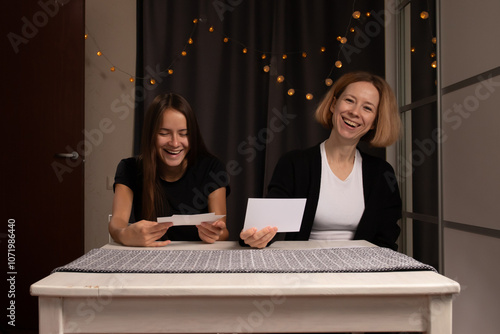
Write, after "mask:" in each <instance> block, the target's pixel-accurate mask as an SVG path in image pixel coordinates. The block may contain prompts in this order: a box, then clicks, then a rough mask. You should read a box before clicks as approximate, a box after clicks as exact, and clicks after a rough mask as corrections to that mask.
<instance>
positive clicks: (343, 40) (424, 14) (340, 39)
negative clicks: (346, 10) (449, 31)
mask: <svg viewBox="0 0 500 334" xmlns="http://www.w3.org/2000/svg"><path fill="white" fill-rule="evenodd" d="M351 15H352V18H351V19H350V20H349V25H348V27H347V28H346V32H345V35H344V36H342V35H339V36H338V37H337V41H338V42H340V51H341V50H342V47H343V46H344V45H345V44H346V43H347V42H348V38H347V33H348V32H351V33H355V32H356V29H355V28H354V27H353V26H351V20H352V19H355V20H359V19H360V18H361V16H362V14H361V12H360V11H357V10H356V11H353V12H352V14H351ZM365 15H366V17H370V16H371V13H370V12H366V13H365ZM420 15H421V18H422V19H427V18H428V17H429V14H428V13H427V12H425V11H423V12H421V14H420ZM206 21H207V20H200V19H198V18H194V19H193V21H192V22H193V24H194V26H193V30H192V32H191V34H190V36H189V38H188V39H187V42H186V45H185V47H184V49H183V50H182V51H181V52H180V56H186V55H187V52H188V50H187V49H186V48H187V47H188V45H193V44H194V40H193V38H192V35H193V33H194V29H195V28H196V27H197V25H198V23H205V24H206ZM361 22H363V21H361ZM215 30H216V29H215V28H214V26H209V28H208V31H209V32H210V33H213V32H215ZM84 37H85V39H88V37H89V34H85V36H84ZM90 37H91V35H90ZM229 39H230V38H229V37H227V36H225V37H223V38H222V41H223V42H224V43H228V42H229ZM94 42H95V41H94ZM236 42H237V41H236ZM432 42H433V43H434V44H435V43H436V38H435V37H434V38H433V39H432ZM236 44H240V45H242V46H243V44H242V43H239V42H237V43H236ZM326 48H327V46H321V47H320V51H321V53H325V52H326ZM254 51H257V50H254ZM340 51H339V54H338V57H337V58H340ZM249 52H250V51H249V49H248V48H247V47H245V46H243V48H242V53H243V54H248V53H249ZM412 52H415V49H414V48H412ZM258 53H259V54H260V58H261V59H262V60H265V59H267V58H268V57H267V54H268V53H269V52H262V51H260V52H258ZM294 53H295V54H297V53H298V54H299V55H300V56H301V57H302V58H303V59H305V58H307V56H308V54H307V52H306V51H301V52H286V53H282V54H281V58H282V59H283V60H285V59H288V58H289V57H290V56H293V54H294ZM97 55H98V56H103V53H102V52H101V51H97ZM431 57H432V58H435V53H432V54H431ZM105 58H106V57H105ZM106 59H107V58H106ZM108 61H109V60H108ZM174 62H175V60H174V61H172V63H171V64H170V66H168V67H167V69H166V70H164V72H163V73H165V72H166V73H168V75H173V73H174V70H173V68H172V66H173V64H174ZM342 66H343V64H342V61H341V60H340V59H339V60H337V61H335V63H334V66H333V67H332V69H331V70H330V73H329V74H328V76H327V77H326V79H324V84H325V85H326V86H331V85H333V80H332V79H331V78H330V76H331V75H332V71H333V70H334V68H338V69H340V68H341V67H342ZM431 66H432V67H433V68H436V67H437V63H436V61H434V62H433V63H432V65H431ZM262 69H263V71H264V72H265V73H269V72H270V66H269V65H265V66H263V68H262ZM117 70H119V71H121V72H124V71H122V70H120V69H118V68H116V67H115V66H114V65H113V66H111V67H110V71H111V72H115V71H117ZM124 73H126V72H124ZM159 74H161V73H159ZM129 75H130V74H129ZM141 79H144V78H141ZM129 81H130V82H134V81H135V77H134V76H132V75H130V79H129ZM276 81H277V82H278V83H282V82H284V81H285V77H284V76H283V75H279V76H277V77H276ZM149 83H150V84H151V85H154V84H156V80H155V79H154V78H151V79H150V80H149ZM287 94H288V95H289V96H293V95H295V89H294V88H290V89H288V90H287ZM305 97H306V99H307V100H312V99H313V98H314V95H313V94H312V93H307V94H305Z"/></svg>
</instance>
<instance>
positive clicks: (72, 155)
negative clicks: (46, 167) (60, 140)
mask: <svg viewBox="0 0 500 334" xmlns="http://www.w3.org/2000/svg"><path fill="white" fill-rule="evenodd" d="M79 156H80V155H79V154H78V152H76V151H73V152H71V153H57V154H56V158H70V159H73V160H76V159H78V157H79Z"/></svg>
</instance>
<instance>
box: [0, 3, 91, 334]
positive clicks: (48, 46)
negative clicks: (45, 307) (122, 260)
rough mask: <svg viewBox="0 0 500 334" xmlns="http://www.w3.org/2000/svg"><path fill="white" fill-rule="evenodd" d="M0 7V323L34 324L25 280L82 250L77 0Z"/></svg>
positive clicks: (33, 329) (9, 327)
mask: <svg viewBox="0 0 500 334" xmlns="http://www.w3.org/2000/svg"><path fill="white" fill-rule="evenodd" d="M3 6H4V8H3V9H2V19H1V25H2V48H1V51H0V52H1V54H2V62H1V63H2V69H3V70H2V74H3V76H2V79H1V80H0V81H1V84H0V85H1V94H2V107H1V109H2V110H1V125H0V126H1V133H2V146H3V149H2V153H3V156H2V164H1V165H2V173H1V174H2V177H3V180H2V187H1V188H2V194H1V195H2V198H1V203H2V204H1V205H2V209H1V212H2V222H1V224H2V230H1V231H0V237H1V238H0V245H1V247H2V254H1V255H2V256H1V258H2V259H3V260H2V268H5V269H4V273H5V276H6V279H3V280H2V281H3V283H2V284H3V285H5V284H6V283H7V285H6V286H5V288H4V289H2V294H3V295H4V298H6V300H5V299H4V300H5V301H4V303H3V304H2V309H3V310H4V312H6V313H7V317H5V315H3V316H2V321H1V326H2V331H3V332H7V333H16V332H23V333H38V330H37V327H38V300H37V298H35V297H32V296H30V293H29V288H30V285H31V284H33V283H34V282H36V281H38V280H40V279H42V278H43V277H45V276H47V275H49V274H50V272H51V270H53V269H54V268H56V267H58V266H61V265H64V264H66V263H68V262H70V261H72V260H74V259H76V258H77V257H79V256H81V255H82V254H83V252H84V243H83V238H84V234H83V232H84V229H83V222H84V217H83V213H84V211H83V210H84V209H83V208H84V203H83V200H84V196H83V187H84V174H83V169H84V157H83V156H84V153H85V141H84V138H83V128H84V31H85V30H84V26H85V22H84V14H85V10H84V0H71V1H69V0H58V1H55V0H41V1H35V0H32V1H27V0H24V1H8V2H5V3H4V4H3ZM73 152H76V153H73ZM61 153H63V154H68V155H67V156H66V155H58V154H61ZM73 154H74V155H73ZM3 285H2V286H3ZM6 309H7V311H5V310H6Z"/></svg>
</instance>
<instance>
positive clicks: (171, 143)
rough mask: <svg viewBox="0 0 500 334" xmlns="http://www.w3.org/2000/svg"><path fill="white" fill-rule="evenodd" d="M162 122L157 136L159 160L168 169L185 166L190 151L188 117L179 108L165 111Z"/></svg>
mask: <svg viewBox="0 0 500 334" xmlns="http://www.w3.org/2000/svg"><path fill="white" fill-rule="evenodd" d="M162 118H163V119H162V122H161V125H160V129H159V131H158V134H157V137H156V151H157V155H158V160H159V161H161V162H162V163H163V165H164V166H163V167H164V168H165V169H166V170H167V171H168V170H170V171H178V170H179V169H180V170H182V169H184V168H185V166H186V163H184V161H185V158H186V155H187V154H188V152H189V140H188V129H187V122H186V117H185V116H184V115H183V114H182V113H180V112H179V111H177V110H174V109H167V110H165V111H164V112H163V117H162Z"/></svg>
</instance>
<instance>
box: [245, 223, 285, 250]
mask: <svg viewBox="0 0 500 334" xmlns="http://www.w3.org/2000/svg"><path fill="white" fill-rule="evenodd" d="M276 232H278V228H277V227H271V226H267V227H264V228H263V229H262V230H260V231H257V229H256V228H255V227H252V228H249V229H248V230H245V231H241V233H240V238H241V240H243V241H244V242H245V243H246V244H247V245H249V246H250V247H254V248H264V247H266V246H267V244H268V243H269V242H270V241H271V240H272V239H273V238H274V236H275V235H276Z"/></svg>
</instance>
